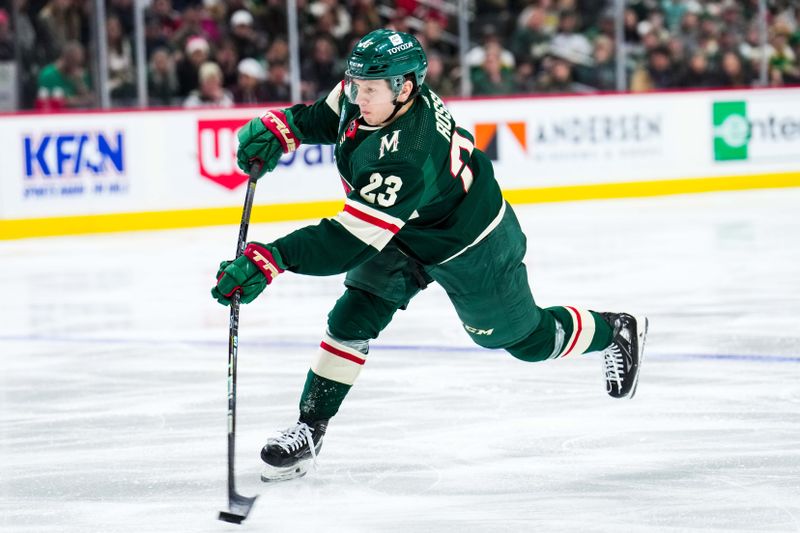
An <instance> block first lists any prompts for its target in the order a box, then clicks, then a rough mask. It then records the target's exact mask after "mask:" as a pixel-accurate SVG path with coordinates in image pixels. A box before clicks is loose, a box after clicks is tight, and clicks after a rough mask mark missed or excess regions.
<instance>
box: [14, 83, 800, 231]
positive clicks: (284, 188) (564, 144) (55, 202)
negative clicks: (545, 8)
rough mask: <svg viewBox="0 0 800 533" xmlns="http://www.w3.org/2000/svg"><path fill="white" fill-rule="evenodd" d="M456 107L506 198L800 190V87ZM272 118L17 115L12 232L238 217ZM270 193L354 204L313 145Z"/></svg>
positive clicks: (285, 161) (225, 113)
mask: <svg viewBox="0 0 800 533" xmlns="http://www.w3.org/2000/svg"><path fill="white" fill-rule="evenodd" d="M448 107H449V108H450V110H451V112H452V114H453V116H454V118H455V119H456V120H457V122H458V123H459V125H460V126H462V127H464V128H466V129H468V130H470V131H471V132H472V133H473V135H474V137H475V145H476V147H477V148H479V149H480V150H482V151H484V152H485V153H486V154H487V155H489V157H490V158H491V159H492V160H493V161H494V166H495V174H496V176H497V179H498V181H499V182H500V184H501V186H502V187H503V189H504V190H505V191H507V192H512V193H513V192H519V191H526V190H536V191H551V197H553V198H555V199H563V198H560V197H559V196H558V193H557V191H559V190H561V189H565V188H569V187H573V188H574V187H583V186H598V185H602V186H604V191H605V192H604V193H603V194H604V196H602V197H613V196H614V190H615V189H614V187H615V186H618V187H619V188H620V190H622V188H623V187H624V186H625V185H626V184H628V185H629V184H638V189H637V190H639V191H643V192H642V194H648V193H647V190H648V187H650V188H651V190H656V189H655V187H657V184H658V183H659V182H661V183H662V184H666V185H662V186H661V187H660V188H658V191H660V192H658V194H668V193H670V192H693V191H692V190H691V187H687V186H686V185H685V184H686V183H688V181H687V180H706V182H707V183H711V185H708V186H707V187H705V188H697V189H696V190H714V187H717V185H714V183H722V181H719V180H718V181H717V182H712V181H710V180H711V179H713V178H724V177H736V178H737V179H738V180H739V181H737V182H735V185H734V186H729V187H727V188H747V187H748V186H749V185H748V184H750V183H752V184H753V186H759V184H758V183H755V182H754V181H753V180H750V181H747V180H742V177H746V176H756V175H759V176H762V175H781V176H783V178H781V180H782V181H781V180H774V181H775V183H778V182H780V183H781V185H773V186H786V184H787V183H788V184H789V185H800V179H798V176H800V89H776V90H746V91H708V92H685V93H655V94H636V95H633V94H626V95H602V96H575V97H526V98H505V99H504V98H499V99H483V100H456V101H452V102H449V103H448ZM261 112H262V110H261V109H259V108H236V109H227V110H226V109H215V110H165V111H142V112H119V113H114V112H111V113H102V112H95V113H75V114H68V113H63V114H54V115H37V114H23V115H5V116H4V117H2V118H0V120H2V123H3V127H2V128H0V146H2V147H3V154H4V164H3V165H2V167H0V173H1V174H0V225H2V223H3V220H6V221H9V220H26V219H46V218H48V217H50V218H52V217H86V216H95V215H113V214H125V213H142V212H146V213H148V214H149V216H154V215H153V214H157V213H161V212H175V211H176V210H184V211H186V210H208V209H220V208H236V207H238V206H239V205H240V204H241V201H242V197H243V188H244V184H245V182H246V180H247V178H246V176H245V174H244V173H243V172H241V171H240V170H239V169H238V168H237V167H236V164H235V154H236V149H237V146H238V138H237V135H236V132H237V130H238V129H239V128H240V127H241V126H242V125H243V124H245V123H246V122H247V120H249V119H250V118H252V117H253V116H256V115H258V114H260V113H261ZM786 176H789V177H788V178H787V177H786ZM263 183H264V185H263V186H262V187H259V191H258V193H257V197H256V204H257V205H265V204H267V205H275V204H280V205H282V206H284V210H283V211H282V213H285V214H286V216H291V214H292V212H293V211H292V209H291V206H293V205H295V204H297V205H301V204H302V205H310V204H312V203H314V202H327V203H328V204H327V205H330V203H331V202H334V201H341V199H342V195H343V192H342V187H341V182H340V179H339V175H338V172H337V170H336V167H335V164H334V160H333V149H332V147H331V146H308V145H302V146H301V147H300V149H299V150H298V151H297V152H294V153H292V154H288V155H286V156H284V157H283V158H282V159H281V161H280V164H279V167H278V168H277V169H276V170H275V172H273V173H272V174H271V175H269V176H268V177H266V178H265V181H264V182H263ZM679 183H680V186H679V185H678V184H679ZM765 183H766V185H764V184H762V185H761V186H770V185H769V183H767V182H765ZM654 184H655V185H654ZM670 187H672V188H673V189H674V190H672V189H670ZM681 187H684V188H686V190H685V191H682V190H681V189H680V188H681ZM724 188H725V187H722V186H720V189H724ZM586 190H594V189H592V188H591V187H589V188H586ZM552 191H556V192H555V193H552ZM620 195H621V196H624V195H626V194H620ZM627 195H628V196H630V195H632V194H630V193H628V194H627ZM583 197H591V195H584V196H583ZM517 198H522V201H537V200H536V197H535V196H519V195H518V196H517ZM565 198H566V197H565ZM518 201H519V200H518ZM299 212H302V213H305V214H306V215H307V216H316V214H315V212H313V210H312V211H309V210H308V209H306V210H305V211H303V210H300V211H298V213H299ZM309 213H311V214H309ZM198 223H199V222H198ZM165 227H174V226H170V224H169V223H166V225H165ZM0 238H2V234H0Z"/></svg>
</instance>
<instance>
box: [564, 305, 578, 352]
mask: <svg viewBox="0 0 800 533" xmlns="http://www.w3.org/2000/svg"><path fill="white" fill-rule="evenodd" d="M564 307H565V308H566V309H569V310H571V311H572V312H573V313H575V338H574V339H572V344H570V346H569V348H568V349H567V351H566V352H564V355H562V356H561V357H566V356H568V355H569V352H571V351H572V349H573V348H575V345H576V344H578V337H580V336H581V331H583V324H582V323H581V314H580V313H579V312H578V310H577V309H575V308H574V307H568V306H564Z"/></svg>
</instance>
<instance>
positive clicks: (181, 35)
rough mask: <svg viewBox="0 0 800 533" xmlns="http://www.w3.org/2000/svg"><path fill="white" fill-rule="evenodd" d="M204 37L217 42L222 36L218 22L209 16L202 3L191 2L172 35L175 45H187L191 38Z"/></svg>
mask: <svg viewBox="0 0 800 533" xmlns="http://www.w3.org/2000/svg"><path fill="white" fill-rule="evenodd" d="M195 37H202V38H203V39H205V41H206V42H207V43H216V42H217V41H219V38H220V31H219V28H218V27H217V23H216V22H215V21H214V20H213V19H211V18H210V17H209V16H208V13H206V11H205V9H204V7H203V6H202V4H189V5H187V6H186V8H185V9H184V10H183V15H182V17H181V24H180V26H179V27H178V30H177V31H176V32H175V33H174V35H173V36H172V39H173V42H174V43H175V46H176V47H177V48H179V49H182V48H184V47H185V45H186V43H188V42H189V40H190V39H193V38H195Z"/></svg>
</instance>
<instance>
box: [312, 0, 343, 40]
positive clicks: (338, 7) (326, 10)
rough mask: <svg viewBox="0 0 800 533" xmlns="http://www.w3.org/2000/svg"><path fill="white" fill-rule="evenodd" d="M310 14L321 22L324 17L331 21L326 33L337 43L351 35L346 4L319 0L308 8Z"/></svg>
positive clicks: (332, 0)
mask: <svg viewBox="0 0 800 533" xmlns="http://www.w3.org/2000/svg"><path fill="white" fill-rule="evenodd" d="M308 12H309V13H310V14H311V16H313V17H314V18H315V19H317V20H319V19H322V18H323V17H327V18H328V19H329V22H328V24H329V25H330V27H329V28H328V29H327V31H326V33H328V34H329V35H331V36H332V37H333V38H334V39H335V40H336V41H337V42H339V41H341V40H342V39H344V37H345V36H346V35H347V34H348V33H350V24H351V23H350V14H349V13H348V12H347V7H346V6H345V5H344V2H342V3H340V2H339V1H338V0H317V1H316V2H312V3H311V4H310V5H309V6H308Z"/></svg>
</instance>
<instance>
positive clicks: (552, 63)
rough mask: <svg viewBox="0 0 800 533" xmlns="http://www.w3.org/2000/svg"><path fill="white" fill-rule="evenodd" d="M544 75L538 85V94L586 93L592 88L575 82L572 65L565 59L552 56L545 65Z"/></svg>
mask: <svg viewBox="0 0 800 533" xmlns="http://www.w3.org/2000/svg"><path fill="white" fill-rule="evenodd" d="M543 66H544V73H543V74H542V75H541V76H540V77H539V79H538V80H537V84H536V89H537V91H538V92H542V93H576V92H577V93H584V92H588V91H590V90H591V88H590V87H588V86H586V85H583V84H581V83H578V82H576V81H574V79H573V73H572V69H573V66H572V64H571V63H570V62H569V61H568V60H567V59H566V58H563V57H558V56H550V57H548V58H546V61H544V63H543Z"/></svg>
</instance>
